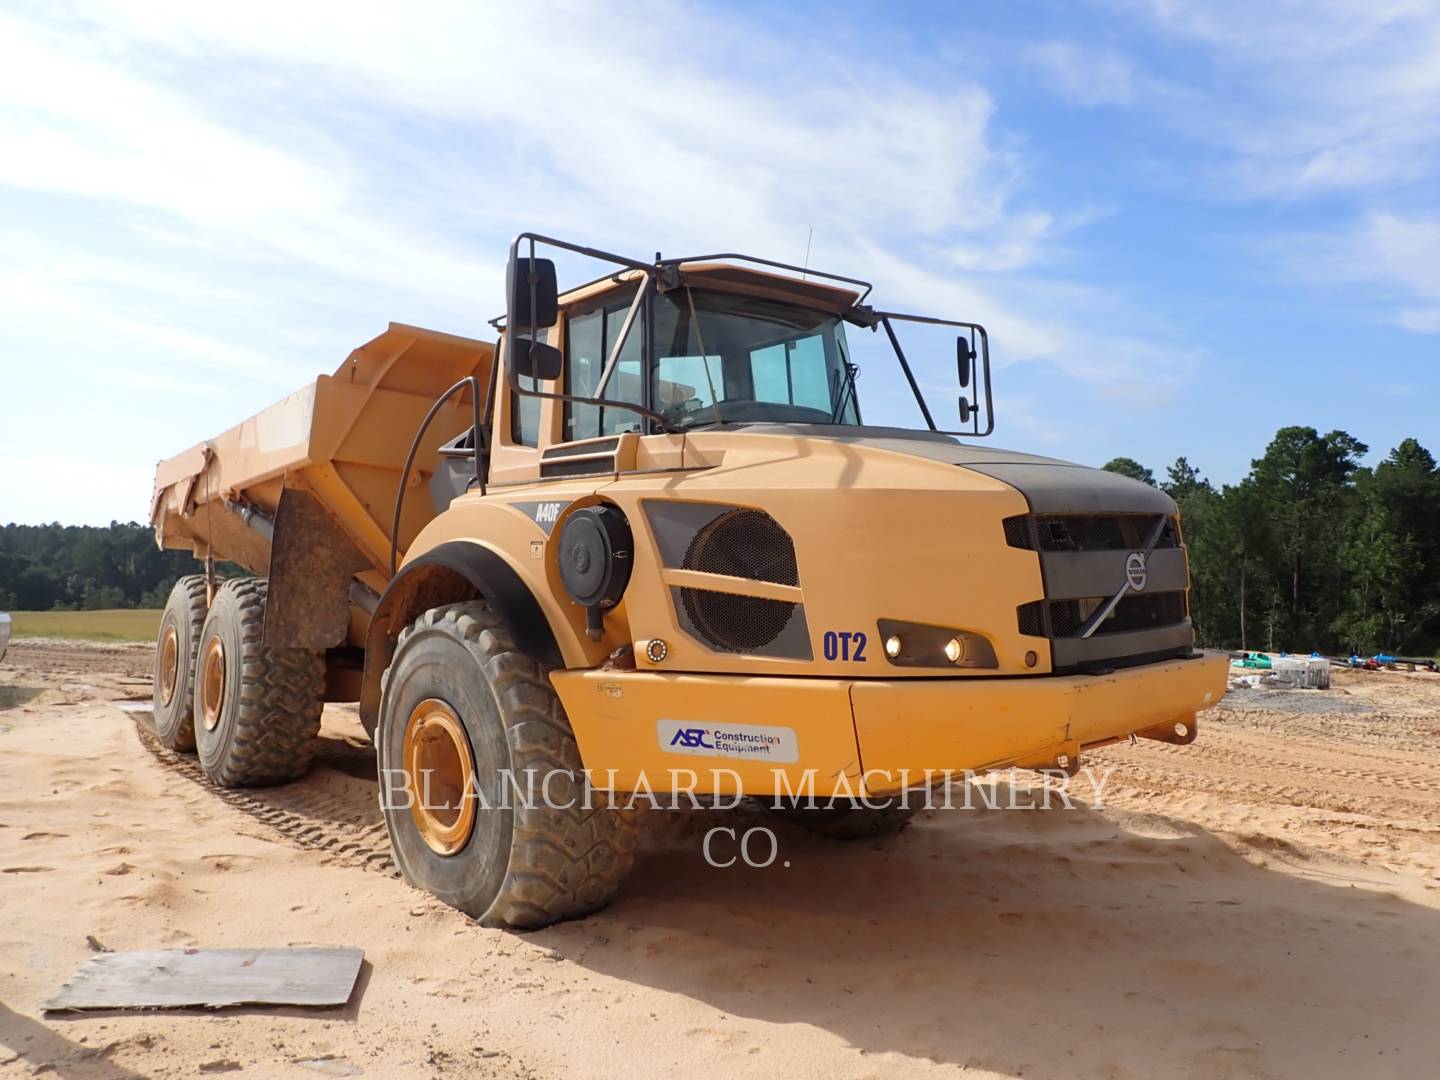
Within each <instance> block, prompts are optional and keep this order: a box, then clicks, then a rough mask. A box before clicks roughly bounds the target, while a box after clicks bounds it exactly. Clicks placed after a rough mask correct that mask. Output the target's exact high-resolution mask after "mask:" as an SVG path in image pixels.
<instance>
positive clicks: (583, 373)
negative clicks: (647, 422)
mask: <svg viewBox="0 0 1440 1080" xmlns="http://www.w3.org/2000/svg"><path fill="white" fill-rule="evenodd" d="M629 310H630V302H629V301H628V300H627V301H625V302H623V303H620V304H614V305H612V306H610V307H606V308H598V309H596V310H595V311H587V312H586V313H585V314H583V315H574V316H571V318H570V320H569V322H568V323H566V333H565V392H566V393H567V394H576V395H578V396H580V397H595V396H596V394H595V391H596V389H597V388H598V387H599V385H600V376H601V375H602V374H604V371H605V361H606V360H607V359H609V357H610V350H611V349H613V348H614V347H615V342H616V341H617V340H618V339H619V337H620V329H621V327H623V326H624V325H625V316H626V314H627V313H628V312H629ZM640 347H641V331H640V324H639V322H638V321H637V322H636V323H635V325H633V326H631V328H630V334H629V336H628V337H626V339H625V345H624V347H623V348H622V349H621V350H620V359H619V362H618V363H616V365H615V374H613V375H612V376H610V384H609V385H608V386H607V387H605V397H606V398H608V399H610V400H612V401H633V402H634V403H635V404H636V405H639V404H641V402H643V401H644V400H645V398H644V389H643V386H642V384H641V378H640ZM639 427H640V416H639V414H638V413H633V412H631V411H630V410H628V409H607V408H605V407H604V406H601V405H585V404H582V403H581V402H578V401H567V402H566V403H565V441H566V442H569V441H571V440H573V439H593V438H596V437H597V436H600V435H617V434H619V433H620V432H622V431H634V430H636V429H637V428H639Z"/></svg>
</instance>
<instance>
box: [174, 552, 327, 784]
mask: <svg viewBox="0 0 1440 1080" xmlns="http://www.w3.org/2000/svg"><path fill="white" fill-rule="evenodd" d="M265 590H266V582H265V579H264V578H237V579H233V580H231V581H227V582H226V583H225V584H224V585H223V586H221V588H220V590H219V591H218V592H217V593H216V594H215V602H214V603H213V604H211V605H210V614H209V615H207V616H206V617H205V625H204V627H203V629H202V630H201V631H200V649H199V655H198V659H197V661H196V673H195V745H196V749H197V750H198V751H199V754H200V766H201V768H203V769H204V770H205V775H206V776H208V777H209V778H210V779H211V781H212V782H213V783H215V784H217V785H219V786H220V787H263V786H265V785H267V784H283V783H284V782H286V781H287V780H294V779H295V778H296V777H298V776H300V775H301V774H303V773H304V772H305V770H306V769H308V768H309V767H310V758H311V755H312V754H313V753H314V740H315V736H316V734H317V733H318V732H319V731H320V710H321V709H322V708H324V704H325V660H324V657H322V656H321V655H320V654H318V653H313V652H308V651H306V650H304V649H267V648H266V647H265V646H264V645H263V644H261V639H262V635H263V632H264V627H265Z"/></svg>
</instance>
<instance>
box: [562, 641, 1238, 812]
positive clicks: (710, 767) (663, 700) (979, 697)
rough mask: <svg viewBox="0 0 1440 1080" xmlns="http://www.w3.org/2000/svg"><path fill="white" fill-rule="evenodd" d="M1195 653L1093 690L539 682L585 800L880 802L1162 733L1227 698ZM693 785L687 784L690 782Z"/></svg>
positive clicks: (617, 679)
mask: <svg viewBox="0 0 1440 1080" xmlns="http://www.w3.org/2000/svg"><path fill="white" fill-rule="evenodd" d="M1228 666H1229V661H1228V659H1227V658H1226V657H1225V656H1224V655H1223V654H1218V653H1205V654H1203V655H1201V656H1198V657H1196V658H1194V659H1189V660H1171V661H1167V662H1164V663H1157V664H1149V665H1145V666H1143V667H1134V668H1126V669H1123V670H1120V671H1115V672H1112V673H1110V674H1107V675H1070V676H1047V675H1033V676H1022V677H1017V678H973V677H972V678H957V677H952V678H944V679H889V680H879V679H806V678H768V677H753V678H752V677H745V676H735V675H680V674H674V675H670V674H659V673H656V672H651V671H603V670H602V671H596V670H592V671H562V672H556V673H555V674H554V675H552V676H551V679H552V681H553V682H554V684H555V688H556V690H557V692H558V693H559V695H560V699H561V701H562V702H563V703H564V706H565V711H566V713H567V714H568V716H569V718H570V724H571V726H572V728H573V729H574V731H575V738H576V741H577V742H578V743H579V747H580V754H581V758H582V760H583V761H584V763H585V767H586V769H588V770H589V771H590V773H591V775H592V778H593V782H594V783H595V785H596V786H597V787H604V788H609V789H612V790H616V791H645V790H652V791H656V792H664V791H672V790H675V789H677V788H681V789H686V790H693V791H694V792H695V793H696V794H731V793H735V792H743V793H744V794H747V795H756V796H768V795H773V794H776V793H780V794H784V793H786V792H790V793H794V792H796V791H799V790H803V788H802V787H801V785H804V784H807V783H808V784H809V785H810V786H811V787H812V788H813V790H814V791H815V792H816V793H817V794H821V795H823V794H831V793H836V792H838V793H841V794H846V793H856V792H858V791H861V790H863V791H865V792H868V793H871V794H883V793H885V792H887V791H893V790H897V789H899V788H901V787H910V786H920V785H922V784H924V783H925V782H926V781H927V774H928V777H929V778H931V779H932V780H934V781H938V779H939V778H940V777H941V775H942V774H943V773H946V772H957V773H963V772H964V771H965V770H967V769H968V770H980V769H987V768H994V767H998V766H1003V765H1011V764H1025V765H1036V766H1038V765H1041V764H1044V763H1048V762H1051V761H1054V760H1055V758H1056V756H1057V755H1060V754H1067V755H1069V756H1070V757H1071V759H1072V760H1074V758H1075V755H1076V754H1077V753H1078V752H1079V751H1080V750H1083V749H1084V748H1085V747H1089V746H1095V745H1097V744H1103V743H1106V742H1111V741H1114V740H1115V739H1118V738H1123V737H1125V736H1127V735H1130V734H1132V733H1142V732H1161V731H1164V730H1168V729H1169V728H1170V727H1171V726H1172V725H1174V724H1176V723H1186V724H1188V725H1190V730H1191V731H1193V723H1194V715H1195V713H1196V712H1197V711H1198V710H1200V709H1204V708H1208V707H1209V706H1211V705H1213V704H1215V703H1216V702H1218V701H1219V700H1220V698H1221V696H1222V695H1223V694H1224V693H1225V681H1226V673H1227V669H1228ZM692 775H693V777H694V779H693V780H692V779H691V777H692Z"/></svg>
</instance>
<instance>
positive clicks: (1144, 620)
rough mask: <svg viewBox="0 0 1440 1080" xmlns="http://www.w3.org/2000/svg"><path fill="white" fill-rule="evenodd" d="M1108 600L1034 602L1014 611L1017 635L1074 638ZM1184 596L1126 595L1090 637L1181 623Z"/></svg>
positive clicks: (1095, 597)
mask: <svg viewBox="0 0 1440 1080" xmlns="http://www.w3.org/2000/svg"><path fill="white" fill-rule="evenodd" d="M1109 599H1110V598H1109V597H1108V596H1089V597H1085V598H1084V599H1082V600H1034V601H1031V602H1030V603H1028V604H1021V605H1020V606H1019V607H1018V608H1017V609H1016V622H1017V624H1018V626H1019V629H1020V633H1022V634H1029V635H1030V636H1031V637H1048V638H1067V637H1074V636H1075V635H1076V634H1077V633H1078V632H1079V630H1080V628H1081V627H1082V626H1084V625H1085V620H1086V619H1088V618H1090V616H1091V615H1093V614H1095V612H1096V611H1097V610H1099V609H1100V608H1101V607H1103V606H1104V605H1105V604H1106V603H1108V602H1109ZM1185 615H1186V609H1185V593H1184V592H1183V591H1179V592H1162V593H1136V592H1130V593H1126V594H1125V595H1124V596H1123V597H1121V599H1120V602H1119V603H1118V604H1116V605H1115V610H1114V611H1112V612H1111V613H1110V616H1109V618H1107V619H1106V620H1105V621H1104V622H1103V623H1101V624H1100V625H1099V626H1098V627H1097V628H1096V630H1095V634H1094V636H1096V637H1100V636H1101V635H1104V634H1122V633H1126V632H1128V631H1132V630H1152V629H1155V628H1156V627H1161V626H1174V625H1176V624H1177V623H1182V622H1184V621H1185Z"/></svg>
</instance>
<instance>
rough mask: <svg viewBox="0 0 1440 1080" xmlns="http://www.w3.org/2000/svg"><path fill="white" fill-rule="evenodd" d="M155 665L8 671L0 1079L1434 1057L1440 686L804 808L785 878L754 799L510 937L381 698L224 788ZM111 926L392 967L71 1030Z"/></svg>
mask: <svg viewBox="0 0 1440 1080" xmlns="http://www.w3.org/2000/svg"><path fill="white" fill-rule="evenodd" d="M149 665H150V655H149V649H148V648H145V647H138V646H113V647H100V646H82V645H77V644H74V643H53V644H49V643H41V642H20V643H18V644H16V645H15V646H14V647H13V648H12V650H11V654H10V656H9V657H8V658H7V659H6V661H5V663H4V665H3V667H0V780H3V784H0V1075H6V1076H9V1075H16V1076H28V1075H32V1074H34V1075H54V1076H59V1077H88V1076H106V1077H110V1076H115V1077H130V1076H195V1075H209V1074H211V1073H227V1072H228V1073H238V1074H245V1075H251V1076H264V1077H272V1076H299V1077H306V1076H309V1077H314V1076H316V1075H365V1076H426V1075H440V1076H480V1077H567V1078H568V1077H605V1076H616V1075H628V1076H638V1077H650V1076H655V1077H660V1076H667V1077H668V1076H688V1075H696V1076H700V1075H703V1076H725V1077H729V1076H770V1075H777V1074H786V1075H793V1076H827V1077H891V1076H898V1075H906V1076H910V1075H914V1076H928V1075H955V1074H961V1073H964V1074H965V1075H967V1076H989V1075H995V1076H1003V1077H1020V1076H1035V1077H1057V1076H1099V1077H1135V1078H1150V1077H1159V1076H1207V1077H1208V1076H1219V1077H1229V1076H1237V1077H1248V1076H1258V1077H1281V1076H1306V1077H1331V1076H1335V1077H1339V1076H1345V1077H1350V1076H1367V1077H1370V1076H1409V1077H1426V1078H1429V1077H1433V1076H1435V1075H1437V1070H1440V877H1437V872H1440V754H1437V753H1436V751H1435V744H1436V741H1437V737H1440V677H1436V676H1426V675H1411V676H1406V675H1392V674H1379V675H1376V674H1354V675H1351V674H1345V675H1341V676H1340V677H1339V679H1338V680H1337V683H1336V688H1335V689H1334V690H1333V691H1331V692H1329V693H1322V692H1316V691H1303V692H1298V693H1290V694H1286V693H1264V692H1256V693H1253V694H1249V695H1245V696H1244V697H1243V698H1242V697H1235V698H1233V699H1232V698H1227V699H1226V702H1225V703H1224V704H1222V706H1221V707H1219V708H1217V709H1213V710H1211V711H1210V712H1209V713H1207V714H1204V716H1203V717H1202V721H1201V729H1200V739H1199V741H1198V742H1197V743H1196V744H1195V745H1194V746H1192V747H1186V748H1180V747H1172V746H1165V745H1161V744H1154V743H1141V744H1139V745H1135V746H1130V745H1123V746H1117V747H1114V748H1111V749H1108V750H1106V751H1103V752H1101V753H1098V754H1095V755H1093V757H1092V758H1090V759H1089V762H1088V763H1089V764H1091V765H1092V766H1094V767H1095V768H1096V769H1097V770H1103V769H1105V768H1108V767H1112V766H1113V772H1112V773H1110V774H1109V780H1108V782H1107V783H1106V784H1105V786H1104V787H1103V788H1102V798H1103V801H1104V808H1103V809H1096V808H1094V807H1093V806H1087V805H1078V806H1077V807H1076V808H1075V809H1069V810H1067V809H1063V808H1059V807H1057V808H1055V809H1052V810H1049V811H1038V810H1031V811H1008V810H988V809H974V810H951V811H930V812H927V813H926V814H923V815H922V816H921V818H920V819H919V820H918V821H917V822H916V824H914V825H913V826H912V827H911V828H910V829H909V830H908V831H906V832H905V833H904V834H902V835H901V836H899V837H898V838H895V839H893V840H889V841H885V842H875V841H867V842H862V843H860V844H858V845H857V844H849V845H846V844H840V843H835V842H829V841H822V840H819V839H815V838H810V837H808V836H806V835H804V834H802V833H799V832H795V831H791V830H789V829H788V828H781V829H780V830H778V834H779V839H780V849H781V851H780V853H781V856H782V858H781V859H780V860H777V861H776V863H775V864H774V865H773V866H771V867H770V868H768V869H764V870H754V869H746V868H744V867H743V866H741V865H739V864H737V865H736V866H735V867H734V868H731V869H726V870H720V869H713V868H711V867H709V866H707V865H706V864H705V862H704V861H703V860H702V858H701V855H700V845H699V829H700V828H703V827H708V826H709V825H710V824H713V823H716V822H720V823H724V822H726V821H728V822H729V823H730V824H738V825H740V826H741V827H744V825H746V824H747V823H748V821H749V819H747V818H746V817H745V816H744V815H743V814H740V815H739V816H738V818H737V817H736V816H735V815H731V816H729V817H724V818H722V816H721V815H718V814H716V813H714V812H711V813H710V814H709V815H708V816H707V817H706V819H705V820H704V821H703V822H701V823H700V825H699V826H698V827H697V825H696V823H694V822H691V824H690V825H689V826H687V827H684V828H664V829H657V830H656V833H657V836H664V837H667V839H664V840H660V839H657V840H656V841H655V844H654V847H655V850H654V851H652V852H651V853H650V854H647V855H646V856H645V857H644V859H643V860H642V861H641V865H640V867H639V869H638V871H637V873H636V874H635V875H634V877H633V879H632V880H631V881H630V882H629V884H628V885H627V887H626V889H625V890H624V892H623V893H622V895H621V896H620V897H619V899H618V900H617V902H616V903H615V904H613V905H612V906H611V907H610V908H609V909H608V910H607V911H605V912H603V913H601V914H600V915H597V916H594V917H592V918H589V919H586V920H583V921H580V922H576V923H570V924H566V925H563V926H559V927H554V928H551V929H549V930H545V931H542V932H539V933H534V934H527V935H514V934H508V933H504V932H500V931H492V930H485V929H481V928H479V927H477V926H475V925H474V924H472V923H471V922H470V921H469V920H467V919H466V918H465V917H464V916H462V915H460V914H458V913H456V912H454V911H451V910H449V909H447V908H445V907H443V906H441V905H439V904H438V903H436V902H435V901H433V900H431V899H429V898H428V897H426V896H424V895H422V894H420V893H418V892H415V891H414V890H411V889H410V888H408V887H407V886H406V885H405V884H404V883H403V882H402V881H400V880H399V879H398V878H397V877H396V876H395V872H394V870H393V867H392V866H391V864H390V861H389V857H388V851H387V842H386V839H385V834H384V828H383V826H382V825H381V824H380V821H379V814H378V810H377V809H376V806H375V795H376V785H375V781H374V764H373V757H372V755H371V753H370V751H369V748H368V745H367V744H365V743H364V741H363V737H362V736H361V733H360V732H359V729H358V726H357V725H356V723H355V720H354V713H353V711H351V710H347V709H345V708H339V707H331V708H330V709H328V710H327V714H326V728H325V731H324V733H323V737H324V739H325V744H324V745H325V749H324V751H323V754H322V757H321V760H320V763H319V764H318V765H317V767H316V769H315V770H314V771H313V773H312V774H311V775H310V776H309V777H307V778H306V779H305V780H303V781H301V782H299V783H296V784H292V785H288V786H286V787H283V788H278V789H274V790H270V791H264V792H252V793H244V794H237V793H232V792H219V791H216V790H215V789H213V788H211V787H209V786H208V785H207V784H206V783H205V782H204V780H203V778H201V777H199V775H198V772H197V771H196V769H195V767H194V765H193V763H192V760H193V759H174V758H167V756H166V755H164V754H163V752H159V751H157V750H155V749H154V748H153V747H152V746H151V745H150V744H149V743H147V741H146V739H145V738H144V736H143V735H142V734H141V732H140V731H138V730H137V724H136V718H135V715H134V714H131V713H126V712H124V711H122V710H121V709H120V708H118V707H117V705H116V704H115V702H116V701H118V700H120V699H124V698H134V697H140V698H148V694H149V681H148V671H149ZM1022 775H1024V774H1022ZM1074 790H1075V791H1076V792H1077V793H1084V792H1086V791H1088V790H1090V789H1089V787H1088V785H1077V786H1076V788H1075V789H1074ZM783 862H788V863H789V866H788V867H786V866H784V865H782V863H783ZM87 935H88V936H89V937H90V938H93V939H94V942H95V943H96V944H98V945H102V946H103V947H106V948H111V949H117V950H119V949H138V948H155V947H173V946H196V947H204V946H217V947H218V946H286V945H354V946H360V947H362V948H363V949H364V950H365V955H366V964H365V967H364V969H363V970H362V973H361V978H360V982H359V984H358V986H357V988H356V991H355V994H354V996H353V997H352V999H351V1002H350V1004H349V1005H348V1006H347V1007H345V1008H343V1009H338V1010H328V1011H325V1010H321V1011H307V1010H303V1009H278V1010H273V1009H270V1010H267V1009H259V1008H246V1009H230V1010H224V1011H220V1012H213V1013H211V1012H206V1011H203V1010H193V1011H186V1012H181V1013H168V1014H167V1013H154V1012H151V1013H109V1014H100V1015H80V1016H65V1015H54V1014H43V1013H42V1012H41V1003H42V1002H43V1001H44V1000H45V999H46V998H47V997H48V996H49V995H50V994H51V993H52V992H53V991H54V990H55V989H56V988H57V987H58V986H59V984H60V983H61V982H62V981H63V980H64V979H65V978H66V977H67V976H68V975H70V974H71V973H72V972H73V971H74V970H75V969H76V968H77V967H79V966H80V965H81V964H83V963H84V962H85V961H86V960H87V959H88V958H89V957H90V956H91V955H93V953H92V952H91V948H92V946H91V945H90V944H87Z"/></svg>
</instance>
